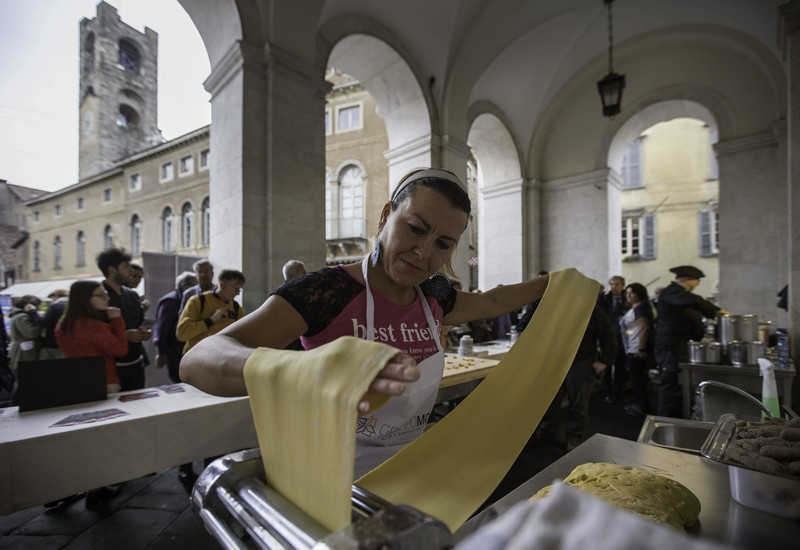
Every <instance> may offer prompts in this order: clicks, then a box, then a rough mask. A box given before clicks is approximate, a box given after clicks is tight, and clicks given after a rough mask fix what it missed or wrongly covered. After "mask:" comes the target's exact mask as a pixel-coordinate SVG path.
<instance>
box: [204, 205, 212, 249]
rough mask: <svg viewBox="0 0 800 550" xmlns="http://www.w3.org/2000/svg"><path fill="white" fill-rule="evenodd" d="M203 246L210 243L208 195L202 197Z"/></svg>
mask: <svg viewBox="0 0 800 550" xmlns="http://www.w3.org/2000/svg"><path fill="white" fill-rule="evenodd" d="M202 214H203V246H208V245H209V244H211V203H210V201H209V200H208V197H206V198H204V199H203V206H202Z"/></svg>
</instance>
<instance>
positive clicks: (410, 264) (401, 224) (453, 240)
mask: <svg viewBox="0 0 800 550" xmlns="http://www.w3.org/2000/svg"><path fill="white" fill-rule="evenodd" d="M381 221H382V222H385V224H384V226H383V229H382V230H381V233H380V240H381V259H382V260H381V261H382V265H383V269H384V271H385V272H386V274H387V275H388V276H389V277H390V278H391V279H392V280H393V281H394V282H395V283H397V284H400V285H404V286H414V285H418V284H420V283H421V282H423V281H424V280H426V279H427V278H429V277H430V276H431V275H433V274H435V273H437V272H438V271H439V270H440V269H441V268H442V266H443V265H444V264H445V262H446V261H447V260H448V259H449V258H450V257H451V256H452V255H453V252H454V250H455V248H456V245H457V244H458V239H459V237H460V236H461V233H463V231H464V229H465V228H466V226H467V214H466V213H464V212H462V211H461V210H459V209H458V208H455V207H454V206H453V205H452V204H450V201H449V200H448V199H447V197H445V196H444V195H442V194H440V193H439V192H438V191H434V190H433V189H430V188H428V187H423V186H421V185H418V186H416V187H415V188H414V190H413V191H412V192H411V193H410V194H409V198H408V199H407V200H405V201H403V202H402V203H400V204H399V205H398V207H397V209H396V210H395V211H392V210H391V205H390V204H387V205H386V206H384V209H383V212H382V214H381Z"/></svg>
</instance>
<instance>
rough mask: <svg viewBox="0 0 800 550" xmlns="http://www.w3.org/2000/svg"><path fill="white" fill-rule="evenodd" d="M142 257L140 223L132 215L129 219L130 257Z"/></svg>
mask: <svg viewBox="0 0 800 550" xmlns="http://www.w3.org/2000/svg"><path fill="white" fill-rule="evenodd" d="M141 255H142V221H141V220H140V219H139V216H138V215H136V214H134V215H133V217H132V218H131V256H133V257H134V258H137V257H139V256H141Z"/></svg>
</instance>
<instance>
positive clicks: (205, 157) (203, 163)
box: [200, 149, 211, 170]
mask: <svg viewBox="0 0 800 550" xmlns="http://www.w3.org/2000/svg"><path fill="white" fill-rule="evenodd" d="M210 160H211V158H210V157H209V150H208V149H203V150H202V151H200V170H208V162H209V161H210Z"/></svg>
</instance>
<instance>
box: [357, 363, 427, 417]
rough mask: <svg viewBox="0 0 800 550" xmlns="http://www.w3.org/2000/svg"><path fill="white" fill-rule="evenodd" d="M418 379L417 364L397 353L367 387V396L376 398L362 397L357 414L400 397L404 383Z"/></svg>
mask: <svg viewBox="0 0 800 550" xmlns="http://www.w3.org/2000/svg"><path fill="white" fill-rule="evenodd" d="M419 377H420V372H419V369H418V368H417V362H416V361H414V359H413V358H412V357H411V356H410V355H406V354H405V353H398V354H397V355H395V356H394V357H392V358H391V359H389V362H388V363H386V366H385V367H383V369H381V371H380V372H379V373H378V376H376V377H375V379H374V380H373V381H372V384H370V385H369V392H368V395H369V394H373V395H374V396H376V397H377V399H375V398H372V399H370V398H368V397H367V396H364V398H363V399H362V400H361V402H360V403H359V404H358V412H359V413H362V414H363V413H366V412H369V411H370V410H371V409H374V408H377V404H378V403H380V404H383V402H384V401H385V400H386V398H388V397H391V396H393V395H401V394H402V393H403V392H404V391H406V383H407V382H414V381H415V380H418V379H419Z"/></svg>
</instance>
